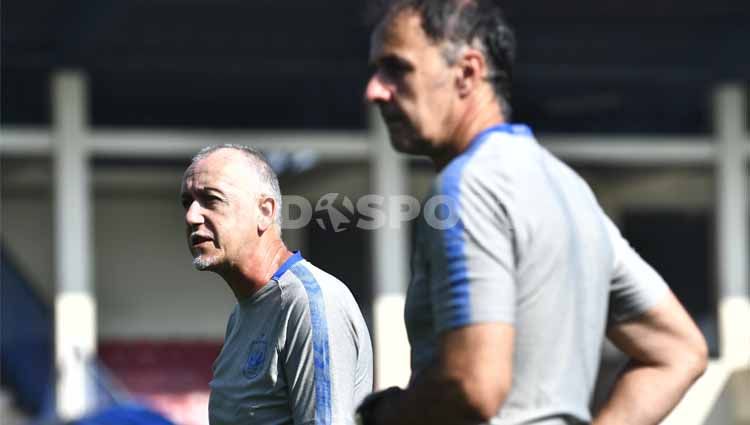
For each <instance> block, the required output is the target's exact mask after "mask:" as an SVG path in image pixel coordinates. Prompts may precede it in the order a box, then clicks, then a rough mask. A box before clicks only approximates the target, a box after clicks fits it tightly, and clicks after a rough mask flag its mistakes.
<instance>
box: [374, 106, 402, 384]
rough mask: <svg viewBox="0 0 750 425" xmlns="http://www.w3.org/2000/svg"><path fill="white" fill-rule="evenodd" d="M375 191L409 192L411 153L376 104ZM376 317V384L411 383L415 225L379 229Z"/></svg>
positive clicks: (387, 193) (376, 238) (386, 193)
mask: <svg viewBox="0 0 750 425" xmlns="http://www.w3.org/2000/svg"><path fill="white" fill-rule="evenodd" d="M370 131H371V135H372V140H371V142H370V143H371V170H372V171H371V172H372V182H373V186H372V187H373V193H374V194H376V195H382V196H385V197H386V205H387V200H388V199H389V197H390V196H393V195H404V194H406V193H407V190H406V183H407V180H406V179H407V169H406V163H405V159H404V158H403V157H402V156H400V155H399V154H397V153H396V152H395V151H394V150H393V148H392V147H391V145H390V141H389V138H388V134H387V130H386V128H385V125H384V123H383V120H382V119H381V118H380V114H378V113H377V111H376V109H375V108H372V109H371V110H370ZM372 241H373V242H372V248H373V254H374V255H373V275H374V280H373V286H374V290H373V296H374V299H373V319H374V335H375V341H374V346H375V387H376V389H382V388H386V387H390V386H394V385H397V386H401V387H405V386H406V385H407V384H408V382H409V376H410V374H411V366H410V361H409V359H410V355H409V343H408V340H407V337H406V327H405V325H404V300H405V299H406V287H407V284H408V282H409V259H410V252H409V229H408V227H407V226H405V225H402V226H400V227H394V226H390V225H388V224H386V225H384V226H381V227H379V228H378V229H375V230H374V231H373V238H372Z"/></svg>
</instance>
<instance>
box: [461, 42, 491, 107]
mask: <svg viewBox="0 0 750 425" xmlns="http://www.w3.org/2000/svg"><path fill="white" fill-rule="evenodd" d="M456 65H457V66H458V71H459V72H458V77H457V86H458V94H459V95H460V96H461V97H466V96H468V95H469V94H471V92H472V91H474V90H476V89H477V87H479V85H480V84H481V83H483V82H484V80H485V78H486V76H487V64H486V62H485V60H484V55H483V54H482V52H480V51H479V50H477V49H473V48H471V47H469V48H465V49H464V50H463V52H461V55H460V57H459V58H458V63H457V64H456Z"/></svg>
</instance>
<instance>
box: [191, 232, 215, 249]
mask: <svg viewBox="0 0 750 425" xmlns="http://www.w3.org/2000/svg"><path fill="white" fill-rule="evenodd" d="M212 241H213V239H212V238H211V237H209V236H206V235H201V234H200V233H193V234H191V235H190V245H193V246H195V245H200V244H202V243H206V242H212Z"/></svg>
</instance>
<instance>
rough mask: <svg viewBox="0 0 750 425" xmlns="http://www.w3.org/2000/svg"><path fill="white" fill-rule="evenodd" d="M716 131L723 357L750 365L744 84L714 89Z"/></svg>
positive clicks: (718, 254)
mask: <svg viewBox="0 0 750 425" xmlns="http://www.w3.org/2000/svg"><path fill="white" fill-rule="evenodd" d="M713 109H714V114H715V115H714V125H715V131H716V136H717V143H718V146H717V153H718V155H717V160H718V162H717V194H718V204H717V220H716V224H717V229H716V230H717V231H716V234H717V241H718V250H717V266H718V272H719V287H720V290H719V321H720V336H721V357H722V360H723V361H724V362H726V363H727V365H728V366H729V367H730V368H731V367H735V366H740V365H750V327H748V323H750V302H748V288H749V286H748V258H749V257H748V240H747V237H748V220H750V218H749V217H748V216H749V215H750V212H749V211H748V176H747V168H746V161H747V159H746V156H745V150H746V147H745V143H747V141H746V138H747V134H746V130H745V129H746V124H745V117H746V116H747V102H746V101H745V92H744V88H743V87H742V86H741V85H726V86H721V87H719V88H718V89H717V90H716V92H715V94H714V108H713Z"/></svg>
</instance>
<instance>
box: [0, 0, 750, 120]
mask: <svg viewBox="0 0 750 425" xmlns="http://www.w3.org/2000/svg"><path fill="white" fill-rule="evenodd" d="M504 7H505V9H506V11H507V14H508V15H509V18H510V21H511V22H512V24H513V25H514V26H515V28H516V30H517V33H518V38H519V40H520V45H519V58H518V67H517V72H516V84H515V95H514V105H515V110H516V114H515V118H516V120H517V121H526V122H530V123H532V124H533V126H534V127H535V128H536V129H537V130H539V131H564V132H572V131H576V132H650V133H667V132H669V133H704V132H708V131H710V127H711V126H710V113H709V108H708V104H709V100H710V91H711V88H712V87H713V86H714V85H715V84H716V83H719V82H724V81H740V82H747V81H750V55H748V54H747V46H748V45H749V44H750V26H748V25H746V23H747V22H748V21H750V3H748V2H747V1H745V0H717V1H713V2H702V1H698V0H686V1H683V2H679V3H675V2H673V1H667V0H655V1H648V2H647V1H645V0H635V1H631V2H628V3H627V4H622V3H619V2H595V1H593V0H585V1H581V2H575V3H564V2H553V1H549V0H532V1H528V0H526V1H524V0H510V1H506V2H504ZM364 9H365V1H362V0H360V1H354V2H352V1H347V0H333V1H332V2H328V3H326V5H325V6H322V5H319V4H316V3H309V2H302V1H292V2H271V1H267V0H261V1H254V2H246V1H240V0H220V1H214V2H208V1H201V0H186V1H180V2H174V1H169V0H150V1H146V0H124V1H118V2H86V1H83V0H73V1H66V2H54V1H52V0H39V1H35V2H24V1H21V0H8V1H5V2H4V3H3V8H2V10H1V11H0V13H1V14H2V15H1V16H2V25H1V27H2V61H1V62H2V65H1V67H2V69H1V70H0V71H1V72H2V78H1V79H2V84H1V90H2V105H1V107H2V114H1V119H2V124H4V125H8V124H16V125H30V124H44V123H48V122H49V120H50V117H49V115H50V114H49V90H48V87H49V84H48V79H49V73H50V71H51V70H53V69H60V68H74V69H83V70H85V71H86V73H87V75H88V76H89V80H90V82H91V85H90V98H91V119H92V122H93V123H94V125H97V126H126V127H127V126H139V127H141V126H147V127H156V126H167V127H190V128H198V127H200V128H269V129H274V128H298V129H301V128H310V129H319V128H340V129H345V128H364V127H365V125H366V122H365V121H366V119H365V109H364V107H363V104H362V101H361V98H362V89H363V87H364V84H365V81H366V78H367V75H368V71H367V64H366V61H367V50H368V31H367V29H366V28H365V25H364V24H363V22H364V19H363V18H362V15H363V14H364Z"/></svg>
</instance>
